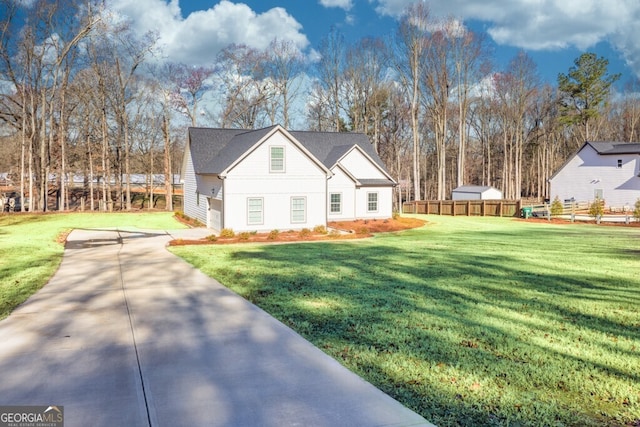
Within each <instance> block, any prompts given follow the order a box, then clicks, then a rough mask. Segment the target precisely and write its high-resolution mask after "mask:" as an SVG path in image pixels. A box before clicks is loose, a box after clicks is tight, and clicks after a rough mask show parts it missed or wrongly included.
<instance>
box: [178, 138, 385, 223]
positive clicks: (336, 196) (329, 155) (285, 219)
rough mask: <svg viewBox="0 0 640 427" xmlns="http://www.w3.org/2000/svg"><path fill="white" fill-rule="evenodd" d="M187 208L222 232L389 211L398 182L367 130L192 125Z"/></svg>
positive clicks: (187, 162)
mask: <svg viewBox="0 0 640 427" xmlns="http://www.w3.org/2000/svg"><path fill="white" fill-rule="evenodd" d="M182 170H183V182H184V213H185V215H187V216H189V217H192V218H196V219H198V220H200V221H201V222H203V223H204V224H206V226H207V227H208V228H212V229H213V230H215V231H220V230H222V229H224V228H229V229H232V230H234V231H236V232H239V231H261V232H264V231H271V230H296V229H303V228H313V227H315V226H317V225H325V226H326V225H327V223H328V222H330V221H339V220H353V219H366V218H370V219H373V218H380V219H383V218H390V217H391V216H392V204H393V194H392V193H393V187H394V186H395V185H396V183H395V181H394V180H393V178H392V177H391V175H390V174H389V172H388V171H387V170H386V168H385V166H384V164H383V163H382V161H381V160H380V157H378V155H377V154H376V152H375V150H374V148H373V146H372V145H371V143H370V142H369V139H368V138H367V136H366V135H364V134H357V133H336V132H298V131H287V130H285V129H284V128H282V127H281V126H279V125H276V126H271V127H268V128H265V129H259V130H243V129H212V128H189V140H188V141H187V145H186V148H185V155H184V164H183V168H182Z"/></svg>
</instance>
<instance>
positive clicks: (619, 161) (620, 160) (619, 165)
mask: <svg viewBox="0 0 640 427" xmlns="http://www.w3.org/2000/svg"><path fill="white" fill-rule="evenodd" d="M621 167H622V159H618V169H620V168H621Z"/></svg>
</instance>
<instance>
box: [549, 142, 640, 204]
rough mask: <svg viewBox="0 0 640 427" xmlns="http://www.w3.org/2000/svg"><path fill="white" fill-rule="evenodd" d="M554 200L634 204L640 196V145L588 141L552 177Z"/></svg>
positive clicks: (552, 195) (551, 191)
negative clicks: (597, 199)
mask: <svg viewBox="0 0 640 427" xmlns="http://www.w3.org/2000/svg"><path fill="white" fill-rule="evenodd" d="M549 182H550V195H551V200H554V199H555V198H556V197H558V198H559V199H560V201H564V200H570V199H573V200H575V201H578V202H583V201H593V200H595V198H596V197H598V198H600V199H601V200H604V201H605V205H606V206H607V207H612V208H623V207H632V206H633V205H634V204H635V202H636V200H637V199H638V198H640V144H631V143H622V142H585V143H584V145H583V146H582V147H581V148H580V149H579V150H578V152H577V153H576V154H574V155H573V156H572V157H571V158H570V159H569V160H568V161H567V162H566V163H565V164H564V165H563V166H562V167H561V168H560V169H559V170H558V171H557V172H556V173H555V174H554V175H553V176H552V177H551V178H550V179H549Z"/></svg>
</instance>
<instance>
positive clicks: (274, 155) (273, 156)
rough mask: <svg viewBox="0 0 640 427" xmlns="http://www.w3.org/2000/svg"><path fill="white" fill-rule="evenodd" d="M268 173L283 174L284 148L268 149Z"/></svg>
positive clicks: (273, 147) (274, 147)
mask: <svg viewBox="0 0 640 427" xmlns="http://www.w3.org/2000/svg"><path fill="white" fill-rule="evenodd" d="M269 172H284V147H282V146H272V147H270V152H269Z"/></svg>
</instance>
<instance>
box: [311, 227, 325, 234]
mask: <svg viewBox="0 0 640 427" xmlns="http://www.w3.org/2000/svg"><path fill="white" fill-rule="evenodd" d="M313 232H314V233H316V234H327V227H325V226H324V225H316V226H315V227H313Z"/></svg>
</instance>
